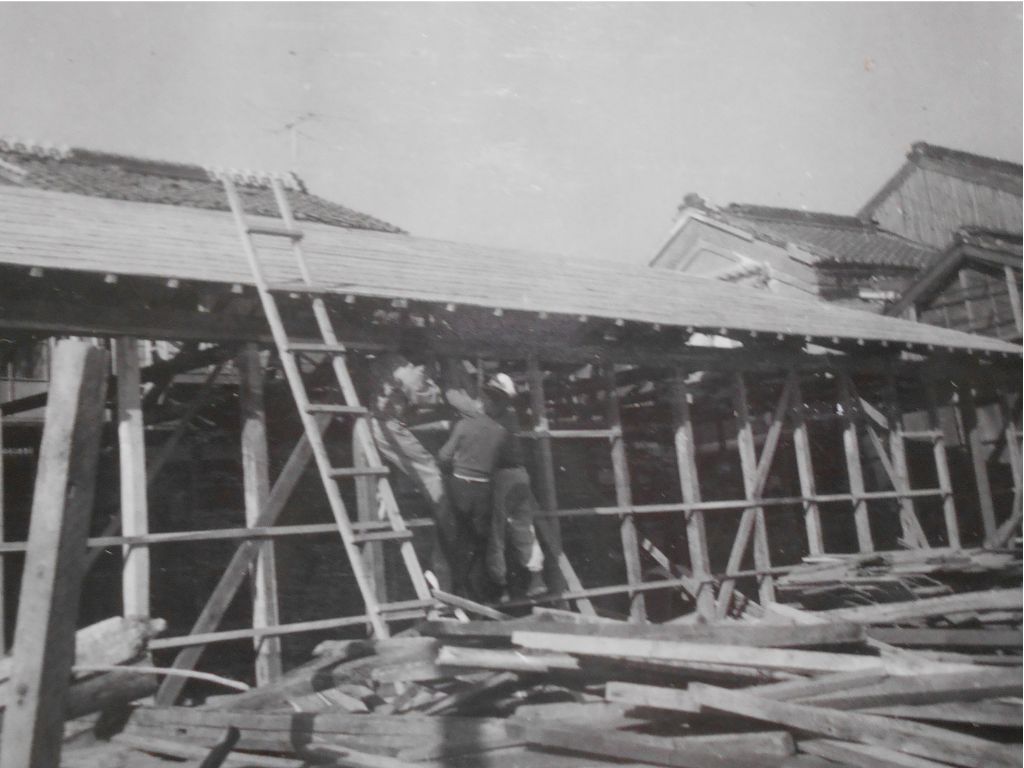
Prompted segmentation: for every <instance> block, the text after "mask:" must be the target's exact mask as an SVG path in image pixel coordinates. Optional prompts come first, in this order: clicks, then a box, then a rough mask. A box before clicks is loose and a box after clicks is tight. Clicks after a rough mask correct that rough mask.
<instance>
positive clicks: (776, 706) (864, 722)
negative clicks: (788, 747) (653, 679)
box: [687, 683, 1021, 768]
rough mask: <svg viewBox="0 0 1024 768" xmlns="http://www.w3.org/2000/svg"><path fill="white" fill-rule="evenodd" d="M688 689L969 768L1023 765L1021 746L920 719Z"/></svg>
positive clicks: (716, 705) (734, 709)
mask: <svg viewBox="0 0 1024 768" xmlns="http://www.w3.org/2000/svg"><path fill="white" fill-rule="evenodd" d="M687 693H688V694H689V696H690V697H691V700H692V701H693V702H695V703H697V704H699V705H700V706H701V707H702V708H703V707H706V708H708V709H712V710H715V711H719V712H728V713H730V714H735V715H742V716H744V717H749V718H752V719H754V720H761V721H764V722H771V723H777V724H779V725H784V726H788V727H790V728H795V729H796V730H799V731H804V732H807V733H812V734H818V735H822V736H826V737H829V738H838V739H843V740H847V741H856V742H860V743H863V744H871V745H876V746H881V747H886V748H889V749H894V750H897V751H902V752H908V753H910V754H913V755H918V756H920V757H925V758H929V759H932V760H939V761H944V762H951V763H953V764H955V765H962V766H970V768H1019V767H1020V766H1021V755H1020V750H1019V749H1018V748H1014V747H1010V746H1007V745H1005V744H998V743H995V742H991V741H987V740H985V739H979V738H976V737H973V736H965V735H963V734H960V733H954V732H952V731H948V730H944V729H941V728H935V727H933V726H928V725H922V724H920V723H913V722H906V721H900V720H893V719H891V718H885V717H878V716H877V715H862V714H859V713H852V712H839V711H835V710H830V709H821V708H818V707H812V706H807V705H802V704H790V703H787V702H779V701H771V700H769V699H763V698H760V697H758V696H757V695H755V694H754V693H752V692H746V691H743V692H740V691H730V690H726V689H725V688H716V687H714V686H709V685H704V684H701V683H694V684H693V685H691V686H690V687H689V689H688V691H687Z"/></svg>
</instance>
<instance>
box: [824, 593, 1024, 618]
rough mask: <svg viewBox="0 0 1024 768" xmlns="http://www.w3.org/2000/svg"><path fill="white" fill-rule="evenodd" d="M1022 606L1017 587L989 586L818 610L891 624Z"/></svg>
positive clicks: (831, 615) (1016, 609)
mask: <svg viewBox="0 0 1024 768" xmlns="http://www.w3.org/2000/svg"><path fill="white" fill-rule="evenodd" d="M1022 608H1024V603H1022V598H1021V593H1020V590H1018V589H990V590H986V591H984V592H963V593H960V594H956V595H943V596H942V597H927V598H924V599H922V600H908V601H906V602H902V603H884V604H881V605H863V606H858V607H857V608H835V609H832V610H829V611H819V612H818V613H817V615H818V616H820V617H821V618H823V619H825V620H827V621H852V622H856V623H858V624H895V623H899V622H901V621H907V620H911V619H922V618H926V617H928V616H942V615H947V614H953V613H975V612H983V611H1021V610H1022Z"/></svg>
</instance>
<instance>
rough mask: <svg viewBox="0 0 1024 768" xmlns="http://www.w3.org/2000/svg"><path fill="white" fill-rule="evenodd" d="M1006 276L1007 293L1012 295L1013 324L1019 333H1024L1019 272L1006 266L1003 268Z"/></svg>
mask: <svg viewBox="0 0 1024 768" xmlns="http://www.w3.org/2000/svg"><path fill="white" fill-rule="evenodd" d="M1003 272H1004V276H1005V278H1006V292H1007V293H1008V294H1009V295H1010V306H1011V307H1012V308H1013V324H1014V326H1015V327H1016V328H1017V333H1018V334H1022V333H1024V316H1022V313H1021V301H1020V278H1019V277H1018V276H1017V271H1016V270H1015V269H1014V268H1013V267H1011V266H1009V265H1006V266H1004V267H1003Z"/></svg>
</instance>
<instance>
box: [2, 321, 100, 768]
mask: <svg viewBox="0 0 1024 768" xmlns="http://www.w3.org/2000/svg"><path fill="white" fill-rule="evenodd" d="M106 361H107V356H106V354H105V353H104V352H103V351H102V350H100V349H98V348H96V347H94V346H92V345H90V344H87V343H85V342H72V341H62V342H60V343H58V344H57V346H56V348H55V353H54V359H53V366H52V369H51V371H52V372H51V388H50V398H49V400H48V402H47V407H46V422H45V425H44V427H43V437H42V444H41V445H40V449H39V465H38V469H37V472H36V484H35V493H34V495H33V499H32V517H31V523H30V526H29V548H28V552H27V553H26V555H25V569H24V572H23V576H22V583H21V595H20V598H19V603H18V622H17V626H16V627H15V635H14V668H13V671H12V676H11V690H12V691H13V692H14V695H13V696H12V698H11V700H10V701H9V702H8V705H7V711H6V713H5V717H4V726H3V735H4V738H2V739H0V763H2V764H3V765H4V766H5V768H30V767H31V768H41V767H42V766H51V765H58V764H59V763H60V746H61V732H62V730H63V725H64V696H65V694H66V691H67V687H68V680H69V678H70V670H71V664H72V662H73V660H74V656H75V619H76V616H77V614H78V603H79V596H80V593H81V580H82V575H83V572H84V568H85V540H86V538H87V537H88V535H89V519H90V516H91V514H92V502H93V490H94V487H95V480H96V464H97V460H98V457H99V443H100V433H101V431H102V428H103V408H104V402H103V401H104V394H105V384H106Z"/></svg>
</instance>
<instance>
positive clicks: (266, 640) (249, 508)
mask: <svg viewBox="0 0 1024 768" xmlns="http://www.w3.org/2000/svg"><path fill="white" fill-rule="evenodd" d="M236 365H237V368H238V385H239V405H240V408H241V417H242V429H241V439H242V444H241V449H242V486H243V489H244V493H245V522H246V525H247V526H249V527H253V526H256V525H258V524H259V520H260V518H261V517H262V515H263V510H264V509H265V507H266V505H267V497H268V496H270V457H269V455H268V454H269V451H268V448H267V416H266V410H265V407H264V403H263V364H262V362H261V361H260V350H259V347H258V346H256V345H255V344H247V345H246V346H245V349H244V350H243V351H242V352H241V354H239V356H238V358H237V360H236ZM258 549H259V554H257V556H256V560H255V562H254V563H253V564H252V567H251V569H250V573H249V580H250V585H251V589H252V626H253V628H254V629H263V628H265V627H273V626H276V625H278V624H280V623H281V622H280V616H279V610H278V604H277V567H276V564H275V558H274V541H273V539H269V540H267V541H264V542H261V543H260V544H259V546H258ZM255 646H256V685H266V684H267V683H272V682H274V681H275V680H277V679H278V678H279V677H280V676H281V639H280V638H278V637H271V636H268V637H263V638H257V639H256V641H255Z"/></svg>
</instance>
